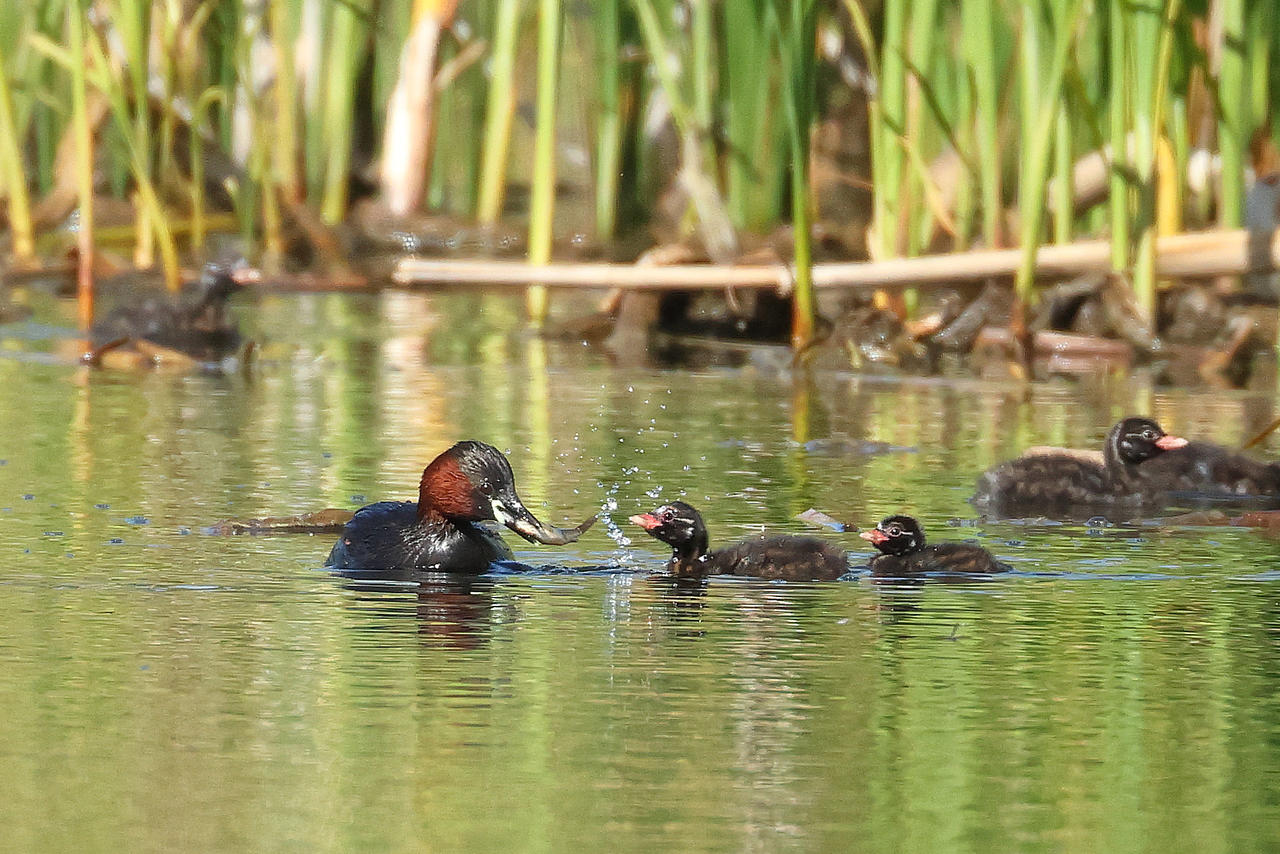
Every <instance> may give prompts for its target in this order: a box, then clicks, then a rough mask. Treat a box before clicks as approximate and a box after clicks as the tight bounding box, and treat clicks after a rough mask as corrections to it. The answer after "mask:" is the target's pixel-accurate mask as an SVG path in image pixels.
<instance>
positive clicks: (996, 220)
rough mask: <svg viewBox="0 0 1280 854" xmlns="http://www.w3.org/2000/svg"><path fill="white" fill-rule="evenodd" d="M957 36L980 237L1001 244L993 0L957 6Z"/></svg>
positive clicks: (970, 0)
mask: <svg viewBox="0 0 1280 854" xmlns="http://www.w3.org/2000/svg"><path fill="white" fill-rule="evenodd" d="M960 8H961V12H960V15H961V33H962V38H963V41H964V46H965V51H966V55H965V66H966V68H967V69H968V73H969V81H968V83H969V85H970V86H972V88H973V98H974V124H975V126H976V127H975V132H974V136H975V142H976V151H977V162H978V176H979V181H980V182H981V202H982V204H981V207H982V236H983V238H984V242H985V243H986V245H987V246H988V247H990V248H992V249H998V248H1000V247H1001V246H1002V245H1003V242H1004V236H1003V233H1002V232H1003V228H1002V222H1003V213H1004V204H1003V202H1002V199H1001V195H1002V192H1003V191H1002V189H1001V186H1002V180H1001V165H1000V143H999V120H1000V109H999V97H1000V89H999V85H998V84H997V73H996V68H997V63H998V62H999V57H998V55H997V53H996V42H995V21H996V14H995V3H994V0H967V2H965V3H963V4H961V7H960Z"/></svg>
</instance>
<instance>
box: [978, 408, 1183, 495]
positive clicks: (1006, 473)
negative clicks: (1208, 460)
mask: <svg viewBox="0 0 1280 854" xmlns="http://www.w3.org/2000/svg"><path fill="white" fill-rule="evenodd" d="M1186 445H1187V440H1186V439H1183V438H1181V437H1179V436H1170V435H1169V434H1168V433H1165V431H1164V430H1162V429H1161V428H1160V425H1159V424H1157V423H1156V422H1154V421H1152V420H1151V419H1150V418H1140V417H1131V418H1126V419H1124V420H1123V421H1121V422H1120V423H1119V424H1116V425H1115V426H1114V427H1112V428H1111V432H1109V433H1108V434H1107V441H1106V444H1105V445H1104V446H1103V449H1102V459H1103V461H1102V463H1098V462H1096V461H1094V460H1092V459H1086V458H1083V457H1081V456H1080V455H1079V454H1072V453H1070V452H1067V451H1062V452H1056V453H1050V454H1037V455H1033V456H1026V457H1020V458H1018V459H1016V460H1009V461H1008V462H1003V463H1001V464H1000V465H998V466H995V467H994V468H991V469H988V470H987V471H986V472H984V473H983V474H982V476H981V477H979V478H978V483H977V488H976V491H975V494H974V496H973V498H972V499H971V500H972V501H973V504H974V506H975V507H977V508H978V509H979V510H981V511H983V513H985V514H987V515H989V516H995V517H1002V518H1020V517H1029V516H1049V517H1052V518H1062V519H1075V518H1088V517H1089V516H1093V515H1098V514H1099V513H1103V514H1105V513H1107V512H1108V511H1110V510H1113V509H1116V508H1122V509H1125V510H1129V511H1132V510H1139V509H1143V508H1146V509H1151V508H1156V509H1158V508H1159V507H1160V506H1162V505H1163V503H1164V500H1165V490H1163V489H1161V488H1160V486H1159V485H1158V484H1157V483H1155V482H1154V481H1149V480H1147V479H1146V478H1144V476H1143V472H1144V471H1146V467H1147V466H1149V465H1151V464H1152V462H1153V461H1155V460H1157V459H1159V458H1160V457H1161V456H1162V455H1164V454H1166V453H1168V452H1172V451H1174V450H1176V449H1178V448H1183V447H1185V446H1186Z"/></svg>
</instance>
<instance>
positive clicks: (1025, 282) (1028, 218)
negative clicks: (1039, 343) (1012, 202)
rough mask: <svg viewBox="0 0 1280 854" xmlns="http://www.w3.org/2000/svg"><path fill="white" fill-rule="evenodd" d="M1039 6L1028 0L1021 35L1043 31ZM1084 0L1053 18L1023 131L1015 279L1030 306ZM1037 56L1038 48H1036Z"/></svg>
mask: <svg viewBox="0 0 1280 854" xmlns="http://www.w3.org/2000/svg"><path fill="white" fill-rule="evenodd" d="M1038 5H1039V4H1035V3H1031V2H1027V3H1024V5H1023V7H1022V8H1023V16H1022V21H1023V38H1024V39H1025V38H1026V35H1027V27H1028V25H1029V24H1030V26H1031V27H1032V28H1033V29H1034V30H1035V31H1036V35H1037V36H1038V33H1039V21H1038V20H1037V19H1038V15H1039V11H1038V8H1037V7H1038ZM1080 8H1081V0H1060V3H1059V8H1058V12H1059V14H1057V15H1055V16H1054V44H1053V55H1052V60H1051V61H1050V64H1049V67H1048V70H1047V73H1045V74H1044V75H1043V76H1042V77H1041V78H1040V83H1041V87H1042V88H1041V89H1040V91H1039V93H1038V94H1037V96H1036V97H1034V98H1033V100H1034V102H1035V103H1036V105H1037V107H1036V110H1037V111H1036V114H1035V116H1034V117H1032V118H1031V119H1028V117H1026V116H1024V117H1023V128H1024V134H1029V136H1024V137H1023V142H1022V144H1023V150H1024V157H1023V163H1024V169H1023V174H1022V181H1023V185H1022V186H1021V187H1020V188H1019V190H1020V192H1019V199H1020V206H1021V222H1020V227H1021V232H1022V234H1021V240H1022V263H1021V264H1020V265H1019V267H1018V272H1017V274H1016V275H1015V277H1014V290H1015V292H1016V294H1017V296H1018V299H1019V300H1020V301H1021V302H1022V303H1023V304H1024V305H1026V304H1030V302H1031V298H1032V296H1033V290H1032V289H1033V288H1034V286H1035V268H1036V250H1037V249H1038V248H1039V244H1040V232H1041V229H1042V227H1043V224H1044V204H1043V200H1044V193H1045V185H1046V184H1047V182H1048V172H1049V161H1050V157H1049V153H1050V147H1051V146H1052V144H1053V127H1054V122H1053V119H1054V115H1055V113H1056V112H1057V110H1058V109H1059V107H1060V104H1059V95H1060V93H1061V90H1062V78H1063V75H1064V73H1065V70H1066V66H1067V58H1068V56H1069V54H1070V49H1071V46H1072V45H1073V44H1074V43H1075V38H1074V34H1075V31H1076V27H1077V24H1078V22H1079V13H1080ZM1036 55H1037V56H1038V55H1039V53H1038V46H1037V48H1036ZM1039 67H1040V66H1039V65H1027V66H1025V68H1024V72H1023V73H1024V74H1034V73H1036V69H1037V68H1039Z"/></svg>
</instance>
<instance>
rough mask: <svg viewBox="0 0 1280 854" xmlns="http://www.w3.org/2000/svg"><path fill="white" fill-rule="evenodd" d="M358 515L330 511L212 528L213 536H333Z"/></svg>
mask: <svg viewBox="0 0 1280 854" xmlns="http://www.w3.org/2000/svg"><path fill="white" fill-rule="evenodd" d="M353 515H355V514H354V512H353V511H351V510H339V509H337V508H334V507H329V508H326V509H324V510H316V511H315V512H312V513H301V514H299V515H297V516H267V517H264V518H261V519H225V520H223V521H221V522H215V523H214V524H213V525H211V526H210V527H209V531H210V533H214V534H223V535H225V536H236V535H240V534H334V533H338V532H340V531H341V530H342V527H343V526H344V525H346V524H347V522H349V521H350V520H351V517H352V516H353Z"/></svg>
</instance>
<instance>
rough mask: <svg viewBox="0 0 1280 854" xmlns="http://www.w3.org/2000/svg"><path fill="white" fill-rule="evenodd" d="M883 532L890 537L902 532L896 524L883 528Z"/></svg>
mask: <svg viewBox="0 0 1280 854" xmlns="http://www.w3.org/2000/svg"><path fill="white" fill-rule="evenodd" d="M884 532H885V533H886V534H888V535H889V536H891V537H896V536H898V535H899V534H901V533H902V529H901V528H899V527H898V526H897V525H890V526H889V527H887V528H885V529H884Z"/></svg>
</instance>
